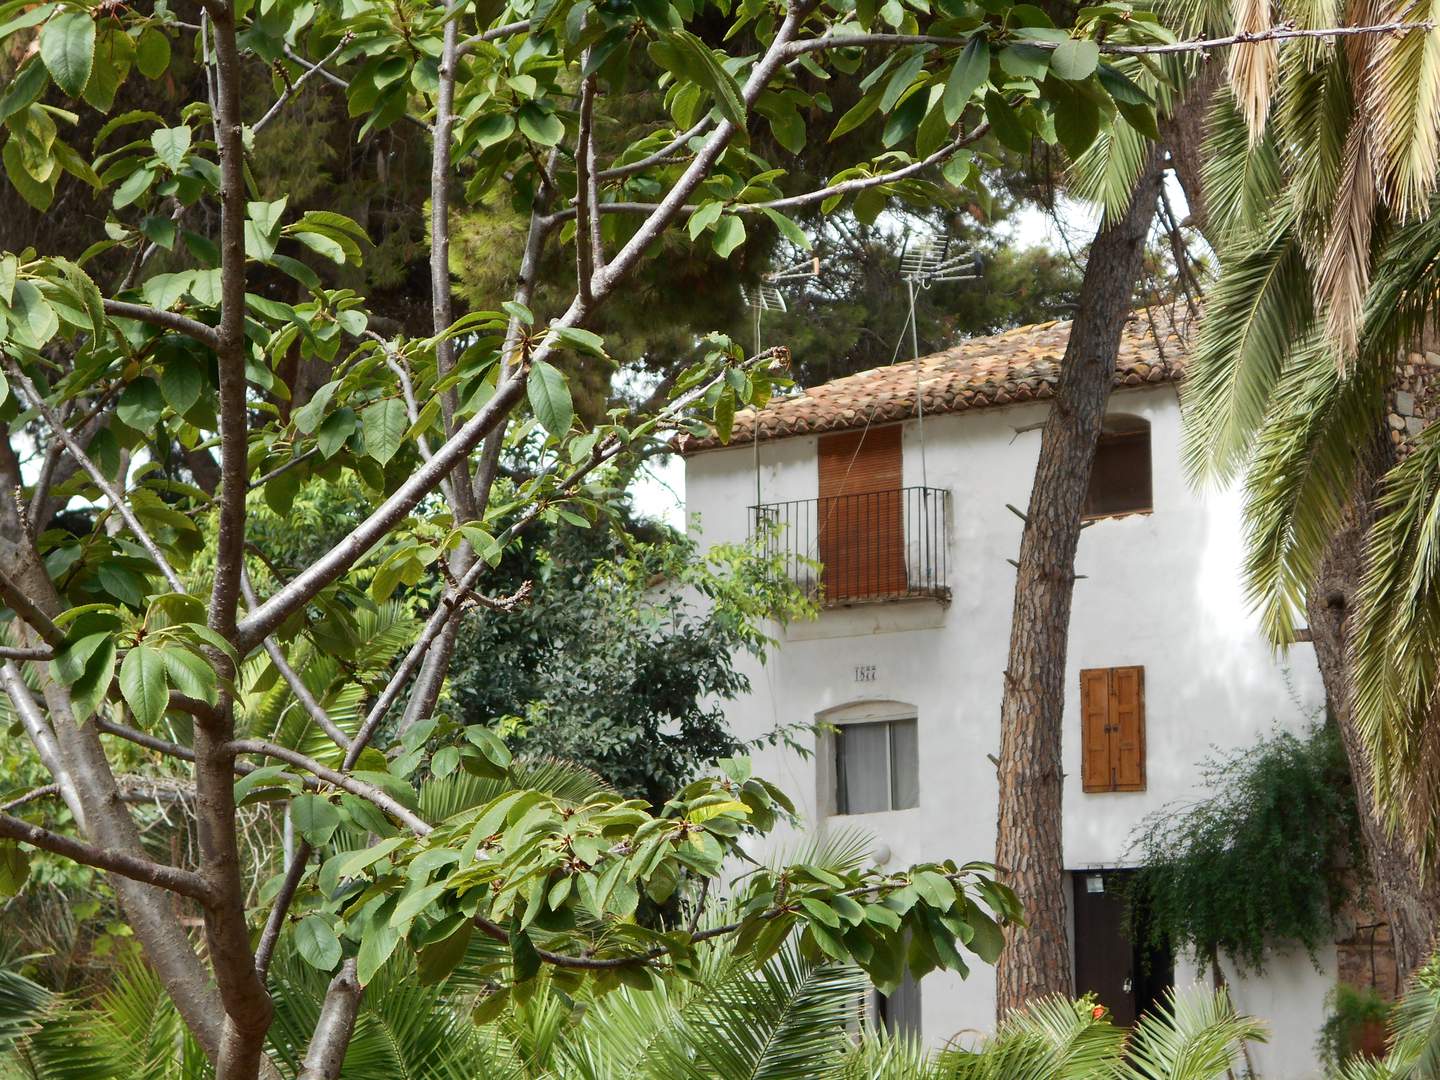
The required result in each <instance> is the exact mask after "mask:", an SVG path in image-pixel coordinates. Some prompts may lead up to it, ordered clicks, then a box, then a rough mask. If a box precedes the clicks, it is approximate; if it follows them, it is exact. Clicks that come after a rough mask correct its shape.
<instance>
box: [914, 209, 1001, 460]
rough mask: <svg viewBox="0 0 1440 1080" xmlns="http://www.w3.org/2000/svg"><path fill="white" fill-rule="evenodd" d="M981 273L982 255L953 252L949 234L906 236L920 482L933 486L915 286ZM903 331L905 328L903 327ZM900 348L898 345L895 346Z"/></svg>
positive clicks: (966, 278)
mask: <svg viewBox="0 0 1440 1080" xmlns="http://www.w3.org/2000/svg"><path fill="white" fill-rule="evenodd" d="M979 276H980V257H979V255H978V254H977V253H976V252H975V250H974V249H973V248H963V249H961V250H959V251H958V252H956V253H955V254H951V252H950V238H949V237H948V236H943V235H942V236H935V235H930V236H922V237H919V238H917V239H916V240H915V241H914V242H913V243H912V242H911V239H910V238H909V237H908V236H907V237H906V238H905V246H904V247H902V248H901V249H900V278H901V280H902V281H904V282H905V291H906V295H907V296H908V298H909V301H910V310H909V316H908V321H909V323H910V354H911V357H912V359H913V362H914V365H915V416H916V419H917V421H918V427H919V430H920V484H921V486H922V487H926V488H928V487H929V486H930V478H929V475H928V474H927V472H926V468H925V403H924V400H923V398H922V396H921V393H920V330H919V327H918V326H917V325H916V323H917V320H916V318H915V290H916V288H917V287H919V288H921V289H928V288H930V286H932V285H935V284H937V283H939V282H946V281H974V280H975V279H976V278H978V277H979ZM901 333H902V334H903V333H904V331H903V330H902V331H901ZM896 349H897V351H898V349H899V346H898V345H897V346H896Z"/></svg>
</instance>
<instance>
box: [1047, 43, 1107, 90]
mask: <svg viewBox="0 0 1440 1080" xmlns="http://www.w3.org/2000/svg"><path fill="white" fill-rule="evenodd" d="M1099 63H1100V46H1099V45H1096V44H1095V42H1093V41H1086V40H1082V39H1080V38H1066V39H1065V40H1064V41H1062V42H1061V43H1060V44H1059V45H1057V46H1055V51H1054V52H1053V53H1052V54H1051V55H1050V70H1051V71H1052V72H1053V73H1054V74H1056V75H1058V76H1059V77H1060V78H1062V79H1068V80H1069V81H1070V82H1079V81H1080V80H1081V79H1088V78H1089V77H1090V76H1091V75H1093V74H1094V73H1095V68H1096V67H1097V66H1098V65H1099Z"/></svg>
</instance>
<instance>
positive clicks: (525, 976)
mask: <svg viewBox="0 0 1440 1080" xmlns="http://www.w3.org/2000/svg"><path fill="white" fill-rule="evenodd" d="M510 961H511V963H512V964H513V965H514V968H515V981H516V982H525V981H527V980H529V979H533V978H534V977H535V976H536V975H538V974H539V973H540V953H539V952H538V951H537V950H536V948H535V945H534V943H533V942H532V941H531V940H530V935H529V934H527V933H526V932H525V931H524V930H521V929H519V927H517V926H515V925H513V924H512V925H511V928H510Z"/></svg>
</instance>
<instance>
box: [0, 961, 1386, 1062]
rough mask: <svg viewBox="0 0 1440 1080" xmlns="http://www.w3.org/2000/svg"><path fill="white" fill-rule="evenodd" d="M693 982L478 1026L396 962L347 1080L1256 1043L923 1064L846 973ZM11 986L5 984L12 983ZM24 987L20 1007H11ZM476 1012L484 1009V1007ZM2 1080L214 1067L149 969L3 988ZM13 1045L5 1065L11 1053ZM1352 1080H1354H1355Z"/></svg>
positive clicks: (1039, 1026)
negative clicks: (97, 990) (82, 995)
mask: <svg viewBox="0 0 1440 1080" xmlns="http://www.w3.org/2000/svg"><path fill="white" fill-rule="evenodd" d="M701 964H702V967H703V972H702V973H701V976H700V977H699V978H698V979H695V980H678V979H665V980H657V981H656V982H655V983H654V985H652V986H650V987H648V988H640V987H638V986H637V987H631V986H621V987H618V988H617V989H615V990H613V991H611V992H610V993H607V994H604V995H602V996H600V997H598V998H593V999H589V1000H580V999H578V998H576V997H574V996H572V995H571V993H570V992H569V991H567V990H566V989H565V988H564V987H562V986H560V985H557V983H556V981H555V980H554V979H553V978H551V977H549V976H542V977H541V978H540V979H538V980H537V982H536V984H535V985H534V986H533V987H532V989H531V992H530V993H529V994H528V996H526V997H525V999H524V1000H523V1001H522V1000H518V999H509V1000H506V1001H505V1003H504V1005H503V1008H502V1009H501V1010H500V1011H499V1012H498V1013H496V1014H495V1015H493V1016H488V1017H484V1019H483V1022H480V1023H476V1022H475V1020H474V1019H473V1015H474V1013H473V1007H474V1004H475V1001H476V997H477V987H476V986H475V985H474V984H473V983H472V982H471V981H469V980H468V979H467V977H466V975H465V974H464V973H463V972H464V968H463V967H462V969H460V973H458V974H457V975H455V976H453V977H452V978H450V979H447V980H444V981H442V982H439V983H435V984H430V985H425V984H423V983H422V982H421V981H420V980H419V979H418V978H417V977H416V973H415V971H414V968H413V966H412V965H411V962H410V961H408V960H407V961H399V960H397V961H394V962H392V963H391V965H390V966H389V967H387V968H386V969H385V970H384V971H383V972H382V973H381V975H380V977H379V978H377V980H376V981H375V982H374V983H372V984H371V989H367V992H366V995H365V999H364V1004H363V1006H362V1009H361V1013H360V1018H359V1021H358V1023H357V1026H356V1033H355V1039H354V1041H353V1042H352V1044H351V1046H350V1049H349V1052H348V1054H347V1056H346V1059H345V1066H344V1073H343V1075H344V1076H345V1077H346V1080H391V1078H393V1077H397V1076H424V1077H427V1078H436V1080H451V1078H453V1080H461V1078H466V1080H469V1078H472V1077H475V1076H484V1077H486V1078H487V1080H488V1078H493V1080H740V1078H747V1077H748V1078H754V1080H759V1078H762V1077H764V1078H770V1080H787V1078H792V1080H800V1078H806V1080H810V1078H820V1080H1217V1078H1219V1077H1221V1076H1223V1075H1225V1073H1226V1071H1227V1070H1228V1069H1229V1068H1231V1067H1232V1066H1233V1065H1234V1064H1235V1062H1236V1060H1237V1058H1238V1056H1239V1052H1240V1046H1241V1045H1242V1044H1243V1042H1245V1041H1247V1040H1258V1039H1261V1038H1263V1030H1262V1028H1261V1025H1259V1024H1258V1023H1256V1022H1255V1021H1253V1020H1249V1019H1246V1018H1243V1017H1238V1016H1236V1015H1235V1013H1234V1010H1233V1009H1232V1008H1231V1006H1230V1002H1229V1000H1228V998H1227V997H1226V996H1225V994H1224V993H1223V992H1218V993H1213V994H1212V993H1207V992H1201V991H1198V990H1197V991H1194V992H1192V993H1188V994H1183V995H1180V996H1177V997H1175V998H1174V999H1173V1000H1172V1001H1171V1002H1170V1003H1169V1004H1168V1005H1167V1006H1166V1007H1165V1008H1163V1009H1161V1010H1159V1011H1157V1012H1156V1013H1154V1014H1152V1015H1149V1016H1147V1017H1145V1018H1143V1019H1142V1021H1141V1022H1140V1024H1139V1025H1138V1026H1137V1027H1136V1029H1135V1031H1134V1032H1133V1034H1131V1033H1127V1032H1126V1031H1125V1030H1124V1029H1121V1028H1117V1027H1115V1026H1114V1025H1112V1024H1111V1023H1110V1021H1109V1019H1108V1018H1107V1017H1105V1016H1103V1015H1097V1012H1096V1010H1095V1009H1094V1007H1093V1003H1092V1002H1090V1001H1088V1000H1086V1001H1081V1002H1071V1001H1067V1000H1064V999H1061V998H1047V999H1042V1000H1040V1001H1037V1002H1035V1003H1032V1004H1031V1005H1030V1006H1029V1007H1028V1008H1027V1009H1026V1010H1025V1011H1024V1012H1020V1013H1016V1014H1014V1015H1013V1016H1011V1017H1010V1018H1009V1019H1008V1020H1007V1021H1006V1022H1005V1023H1004V1024H1003V1025H1002V1026H1001V1028H1000V1029H999V1031H998V1032H997V1033H996V1034H995V1035H994V1036H993V1037H992V1038H990V1039H987V1040H985V1041H984V1042H983V1043H981V1044H980V1045H979V1046H977V1047H976V1048H974V1049H970V1050H958V1049H952V1050H946V1051H943V1052H941V1053H938V1054H935V1053H930V1052H927V1051H926V1050H925V1049H924V1048H923V1047H922V1046H921V1044H920V1043H919V1042H918V1041H917V1040H915V1039H913V1038H910V1037H907V1036H903V1035H890V1034H888V1033H886V1032H884V1031H883V1030H872V1029H869V1028H865V1027H862V1026H860V1024H859V1022H858V1021H859V1018H860V1016H861V1015H862V1006H863V1003H864V1000H865V995H866V993H867V990H868V983H867V981H866V979H865V976H864V973H863V972H861V971H860V970H859V969H858V968H856V967H853V966H850V965H839V964H835V963H833V962H830V961H827V960H824V959H819V958H816V959H807V958H806V957H804V956H802V955H800V954H799V952H797V951H796V950H794V949H786V950H782V951H781V952H780V953H778V954H777V955H776V956H774V957H773V958H772V959H771V960H770V961H769V962H768V963H767V964H765V965H764V967H763V968H761V969H760V970H758V971H757V970H755V968H754V967H753V966H751V962H750V961H749V960H748V959H746V958H742V957H738V956H736V955H735V954H734V953H733V952H732V951H731V950H730V949H729V948H728V947H727V946H715V947H713V948H710V949H707V950H706V954H705V955H704V956H703V958H702V960H701ZM7 980H8V981H7ZM12 981H13V982H14V983H15V984H16V985H17V986H22V987H23V988H24V989H23V992H22V993H19V994H13V993H12V994H7V993H5V991H4V988H5V987H7V986H9V985H10V982H12ZM272 990H273V991H274V992H275V999H276V1008H277V1013H276V1023H275V1030H274V1031H273V1033H272V1035H271V1046H272V1049H273V1050H274V1051H275V1052H276V1053H275V1057H276V1060H277V1061H278V1062H281V1063H282V1065H283V1066H284V1068H285V1071H286V1072H287V1074H288V1075H291V1076H293V1075H295V1074H296V1072H297V1071H298V1062H297V1060H296V1055H297V1054H298V1053H300V1052H302V1051H303V1047H304V1045H305V1036H306V1035H308V1032H309V1029H310V1026H311V1025H313V1023H314V1020H315V1014H316V1010H317V1003H318V1001H319V996H320V994H321V993H322V992H323V990H324V980H323V978H322V977H320V976H319V975H318V973H316V972H314V971H313V970H312V969H310V968H307V967H305V966H304V965H303V964H300V963H298V962H296V961H295V960H294V959H293V958H290V957H281V958H279V959H277V962H276V968H275V972H274V974H273V977H272ZM482 1000H483V994H482ZM0 1009H3V1010H5V1011H4V1012H0V1063H3V1062H5V1061H6V1059H7V1058H8V1059H9V1061H10V1063H11V1064H10V1065H9V1066H8V1067H9V1069H10V1073H9V1074H7V1073H6V1072H5V1069H6V1067H7V1066H5V1065H4V1064H0V1076H3V1077H5V1080H11V1076H12V1075H13V1077H14V1078H15V1080H20V1078H25V1080H30V1078H34V1080H69V1078H71V1077H74V1078H77V1080H78V1078H82V1077H83V1078H84V1080H105V1078H115V1080H203V1078H204V1077H205V1076H207V1075H208V1066H207V1065H206V1063H205V1061H204V1058H203V1055H201V1054H200V1053H199V1050H198V1047H196V1046H195V1045H194V1043H193V1041H192V1040H190V1038H189V1036H188V1035H187V1034H186V1032H185V1029H184V1026H183V1024H182V1023H181V1022H180V1018H179V1014H178V1013H177V1012H176V1011H175V1009H174V1008H173V1006H171V1005H170V1003H169V1002H168V1001H166V999H165V997H164V994H163V992H162V991H161V989H160V986H159V984H158V982H157V981H156V980H155V979H154V977H153V976H151V975H149V974H148V973H147V972H146V971H145V970H144V969H143V968H142V967H140V966H139V965H134V966H131V967H127V968H126V969H124V970H123V971H122V972H120V973H119V974H118V975H117V978H116V979H115V980H114V982H113V984H112V986H111V987H110V988H109V989H108V990H106V991H105V992H104V993H103V994H101V995H99V996H98V997H96V998H93V999H91V1000H88V1001H71V1000H68V999H65V998H63V997H62V996H58V995H53V994H49V993H48V992H46V991H45V990H43V989H42V988H40V987H39V986H37V985H35V984H34V983H30V982H29V981H28V980H25V979H23V978H22V977H20V976H17V975H14V974H13V973H11V974H10V975H8V976H6V978H5V979H3V980H0ZM7 1042H8V1047H7ZM1357 1080H1358V1078H1357Z"/></svg>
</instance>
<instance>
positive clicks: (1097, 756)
mask: <svg viewBox="0 0 1440 1080" xmlns="http://www.w3.org/2000/svg"><path fill="white" fill-rule="evenodd" d="M1080 744H1081V749H1080V753H1081V770H1080V778H1081V780H1082V782H1083V786H1084V789H1085V790H1086V791H1109V790H1111V787H1110V669H1109V668H1091V669H1089V670H1087V671H1082V672H1080Z"/></svg>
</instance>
